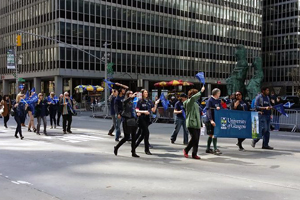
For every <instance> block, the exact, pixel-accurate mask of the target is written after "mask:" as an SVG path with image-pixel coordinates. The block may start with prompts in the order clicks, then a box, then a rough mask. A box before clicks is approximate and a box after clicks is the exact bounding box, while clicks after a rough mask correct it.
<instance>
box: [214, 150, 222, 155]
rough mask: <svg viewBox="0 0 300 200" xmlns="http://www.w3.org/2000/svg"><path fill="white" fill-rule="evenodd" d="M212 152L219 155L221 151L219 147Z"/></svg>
mask: <svg viewBox="0 0 300 200" xmlns="http://www.w3.org/2000/svg"><path fill="white" fill-rule="evenodd" d="M214 154H215V155H221V154H222V152H221V151H220V150H219V149H216V150H214Z"/></svg>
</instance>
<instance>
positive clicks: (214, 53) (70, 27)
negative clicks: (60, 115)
mask: <svg viewBox="0 0 300 200" xmlns="http://www.w3.org/2000/svg"><path fill="white" fill-rule="evenodd" d="M261 13H262V9H261V1H260V0H106V1H100V0H10V1H1V2H0V22H1V23H0V26H1V27H0V31H1V32H0V33H1V35H0V45H1V46H0V73H1V74H2V76H1V84H2V88H3V92H4V93H7V92H10V91H12V89H11V88H13V83H14V77H13V76H12V71H11V70H8V69H7V68H6V52H7V50H8V49H9V48H12V45H13V43H14V42H15V37H16V31H17V30H24V31H27V32H30V33H34V34H38V35H43V36H46V37H50V38H54V39H57V40H59V41H62V42H65V43H68V44H70V45H73V46H75V47H77V48H78V49H76V48H72V47H70V46H69V45H65V44H63V43H60V44H58V43H57V42H54V41H50V40H47V39H44V38H39V37H36V36H30V35H26V34H22V40H23V41H22V46H21V47H18V48H17V52H18V53H17V54H18V56H20V55H21V57H22V62H21V63H20V65H19V66H18V69H19V77H21V78H24V79H25V80H26V82H28V84H29V85H30V86H35V87H36V88H38V90H40V91H42V92H48V90H49V88H52V90H55V92H56V93H60V92H62V91H63V90H70V91H71V92H72V88H73V87H75V86H76V85H79V84H94V85H96V84H98V85H99V84H101V81H102V80H103V78H104V69H105V66H104V64H103V61H101V60H100V59H101V58H102V57H103V56H104V52H105V48H104V47H103V44H104V43H105V42H108V43H109V44H110V46H109V48H108V54H109V62H112V63H114V66H113V69H114V74H113V76H112V80H114V81H121V82H122V81H123V82H124V83H128V84H130V85H131V86H136V85H137V82H139V83H141V85H140V86H141V87H144V88H148V89H150V90H151V89H152V88H153V84H154V83H155V82H157V81H161V80H173V79H177V80H178V79H182V80H187V81H192V82H198V81H196V79H195V77H194V76H195V74H196V73H197V72H199V71H204V72H205V75H206V81H207V83H208V90H210V89H211V88H212V87H215V86H219V87H221V88H223V89H224V90H225V88H226V87H225V85H224V84H225V79H226V78H227V77H228V76H229V74H230V72H231V71H232V70H233V68H234V65H235V64H236V60H235V57H234V53H235V47H236V46H237V45H244V46H245V47H246V49H247V58H248V62H249V64H250V63H252V61H253V59H254V58H255V57H257V56H260V55H261V19H262V14H261ZM3 41H6V43H4V42H3ZM79 49H81V50H84V51H86V52H88V53H90V54H92V55H95V56H96V57H97V58H100V59H97V58H94V57H91V56H90V55H88V54H87V53H85V52H82V51H80V50H79ZM138 80H139V81H138ZM217 84H219V85H217ZM39 85H41V88H40V86H39Z"/></svg>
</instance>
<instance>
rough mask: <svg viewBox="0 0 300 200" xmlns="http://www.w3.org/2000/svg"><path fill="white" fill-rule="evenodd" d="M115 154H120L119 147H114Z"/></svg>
mask: <svg viewBox="0 0 300 200" xmlns="http://www.w3.org/2000/svg"><path fill="white" fill-rule="evenodd" d="M114 154H115V156H117V155H118V148H117V147H114Z"/></svg>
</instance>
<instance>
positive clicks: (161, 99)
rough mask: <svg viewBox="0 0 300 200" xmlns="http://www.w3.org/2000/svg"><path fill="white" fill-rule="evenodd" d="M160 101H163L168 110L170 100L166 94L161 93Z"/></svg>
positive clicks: (165, 108)
mask: <svg viewBox="0 0 300 200" xmlns="http://www.w3.org/2000/svg"><path fill="white" fill-rule="evenodd" d="M160 101H161V104H162V105H163V107H164V110H165V111H166V110H168V106H169V101H168V100H167V99H166V97H165V95H164V94H161V95H160Z"/></svg>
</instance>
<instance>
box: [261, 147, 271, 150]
mask: <svg viewBox="0 0 300 200" xmlns="http://www.w3.org/2000/svg"><path fill="white" fill-rule="evenodd" d="M262 149H268V150H273V149H274V148H273V147H270V146H266V147H262Z"/></svg>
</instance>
